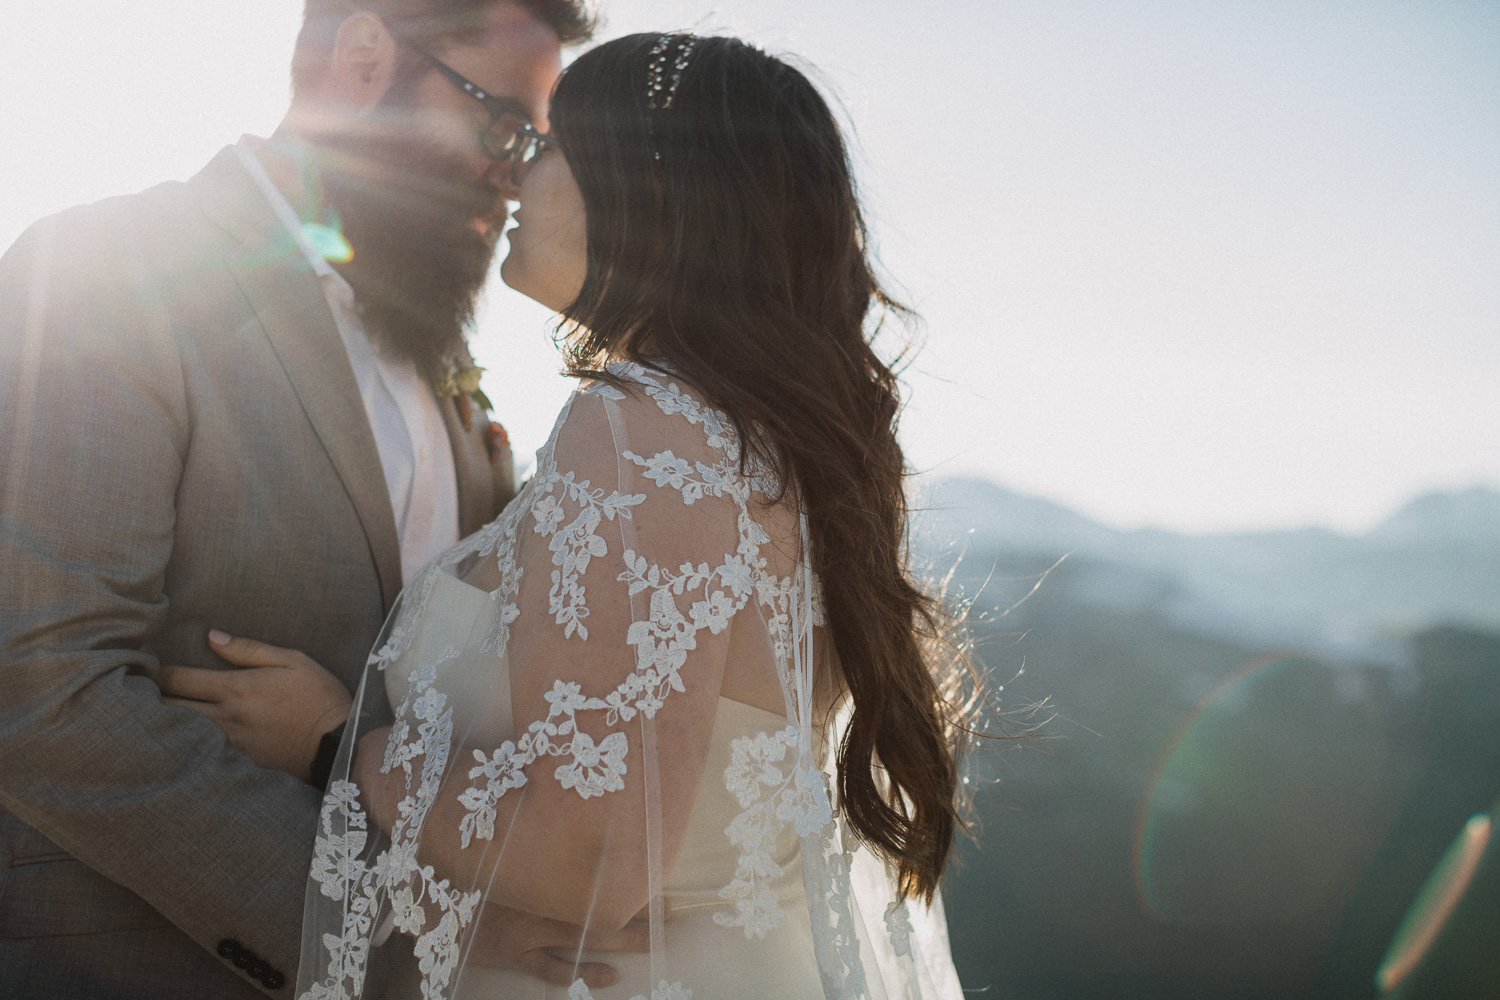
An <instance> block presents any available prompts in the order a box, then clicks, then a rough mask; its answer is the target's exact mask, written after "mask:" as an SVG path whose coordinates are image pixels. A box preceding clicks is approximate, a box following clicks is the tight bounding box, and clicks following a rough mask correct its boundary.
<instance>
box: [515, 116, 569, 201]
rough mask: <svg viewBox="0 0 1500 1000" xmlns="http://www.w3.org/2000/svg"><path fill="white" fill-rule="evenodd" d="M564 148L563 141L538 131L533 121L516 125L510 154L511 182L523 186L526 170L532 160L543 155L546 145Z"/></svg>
mask: <svg viewBox="0 0 1500 1000" xmlns="http://www.w3.org/2000/svg"><path fill="white" fill-rule="evenodd" d="M548 146H551V147H552V148H553V149H562V143H560V142H558V141H557V140H556V139H554V138H552V137H551V136H550V135H545V134H543V133H541V132H538V131H537V129H536V126H535V125H533V124H531V122H522V123H521V124H520V125H517V126H516V133H515V138H514V139H513V140H512V142H511V150H512V152H511V154H510V182H511V183H512V184H514V185H515V186H516V187H520V186H521V180H522V178H524V177H525V176H526V171H527V169H528V168H530V166H531V164H532V162H533V161H534V160H535V159H536V158H537V157H538V156H539V155H541V152H542V150H543V149H545V148H546V147H548Z"/></svg>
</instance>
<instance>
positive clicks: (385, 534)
mask: <svg viewBox="0 0 1500 1000" xmlns="http://www.w3.org/2000/svg"><path fill="white" fill-rule="evenodd" d="M195 181H196V182H199V183H200V184H201V190H202V191H203V198H202V203H203V207H204V211H205V212H206V213H207V214H208V216H209V217H210V218H211V219H213V220H214V221H215V222H217V223H218V224H219V225H220V226H222V227H223V228H224V229H225V230H226V231H228V232H229V233H230V234H231V235H232V236H234V237H235V238H236V239H237V240H238V241H239V242H240V244H241V246H239V247H237V248H236V249H235V251H234V252H232V253H231V254H230V255H229V258H230V259H229V260H228V262H227V263H228V265H229V269H230V271H231V272H232V273H233V274H234V277H235V280H236V281H237V282H238V283H239V286H240V289H241V290H242V291H243V292H244V295H245V298H246V299H247V300H248V301H249V303H250V306H251V308H252V309H253V310H254V311H255V314H256V316H257V318H258V319H259V320H260V325H261V328H262V329H263V330H264V331H265V334H266V338H267V339H268V340H269V341H270V342H271V346H272V348H273V349H274V350H275V352H276V355H277V357H278V358H279V359H280V360H281V365H282V368H283V369H285V371H286V376H287V379H288V380H289V381H290V382H291V384H292V387H293V389H294V390H295V391H296V393H297V398H298V400H299V401H300V402H301V404H302V410H303V412H304V414H305V415H306V416H307V420H308V422H309V423H310V424H311V425H312V427H313V430H314V432H315V433H316V434H317V436H318V439H319V440H320V441H321V442H322V444H323V448H324V450H325V451H326V452H327V453H328V458H329V460H330V461H331V462H332V463H333V468H334V471H335V472H336V473H337V474H338V477H339V479H340V480H341V481H342V482H343V485H344V489H345V491H346V492H347V493H348V496H349V500H350V501H351V502H352V503H353V505H354V510H355V513H356V514H357V515H358V517H359V520H360V524H361V525H362V526H363V528H364V532H365V538H366V539H367V540H368V542H369V545H370V556H371V558H372V560H373V561H374V563H375V570H376V573H377V574H378V575H379V578H380V591H381V596H382V598H383V599H384V601H385V607H386V610H387V611H388V610H389V609H390V607H391V605H392V603H393V602H394V601H395V599H396V595H397V594H399V593H400V591H401V545H400V542H399V540H398V538H397V535H396V520H395V515H394V514H392V512H391V501H390V495H389V493H388V492H387V491H386V484H385V474H384V472H383V470H382V468H381V465H380V452H379V451H378V450H377V449H376V446H375V435H374V433H373V432H372V431H371V430H370V423H369V420H368V418H367V417H366V416H365V408H364V403H363V402H362V401H361V399H360V396H359V385H358V383H356V382H355V380H354V369H353V368H352V367H350V364H349V355H348V353H347V352H346V351H345V349H344V343H343V340H342V339H340V337H339V331H338V327H336V326H335V325H334V322H333V314H332V313H331V312H330V311H329V309H328V302H327V300H326V299H324V297H323V291H322V288H321V287H320V286H319V284H318V280H317V278H316V277H315V276H314V274H313V273H312V270H311V268H309V267H308V265H307V261H306V260H305V259H304V258H303V256H302V254H301V251H299V250H298V249H297V247H296V245H295V244H294V243H293V242H292V240H291V238H290V237H289V236H288V235H287V234H286V232H285V231H284V227H282V225H281V223H280V222H279V221H277V219H276V217H275V215H274V214H273V213H272V211H271V207H270V205H269V204H267V203H266V201H265V198H264V196H263V195H262V194H261V192H260V191H259V189H257V188H256V187H255V184H254V182H253V181H252V180H251V179H250V177H249V176H248V175H246V173H245V170H244V168H243V167H242V166H241V165H240V163H239V162H238V160H237V159H236V158H235V156H234V153H233V150H231V149H226V150H223V151H222V152H221V153H220V154H219V155H218V156H217V157H215V158H214V160H213V161H212V162H211V163H210V164H209V165H208V167H206V168H205V169H204V170H203V172H202V173H201V174H199V176H198V177H197V178H195ZM460 482H462V480H460Z"/></svg>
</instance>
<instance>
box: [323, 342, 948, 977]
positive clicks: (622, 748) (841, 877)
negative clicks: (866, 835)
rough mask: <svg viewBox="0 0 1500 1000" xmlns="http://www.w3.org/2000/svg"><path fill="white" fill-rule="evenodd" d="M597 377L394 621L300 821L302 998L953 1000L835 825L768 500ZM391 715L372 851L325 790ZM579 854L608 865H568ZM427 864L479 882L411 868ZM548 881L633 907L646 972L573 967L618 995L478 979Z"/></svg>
mask: <svg viewBox="0 0 1500 1000" xmlns="http://www.w3.org/2000/svg"><path fill="white" fill-rule="evenodd" d="M610 371H611V373H612V374H613V375H615V377H616V378H617V379H618V380H619V384H618V385H611V384H608V383H604V382H593V383H586V384H585V385H584V386H582V387H581V388H580V389H579V390H578V392H576V393H575V394H574V395H573V397H572V398H571V399H570V400H569V402H568V405H567V406H566V407H564V409H563V412H562V413H561V414H560V415H559V417H558V421H557V425H556V427H555V428H554V430H553V433H552V436H551V437H550V438H549V440H548V442H547V444H546V445H545V446H544V447H543V448H542V450H541V451H540V452H539V453H538V462H537V473H536V475H535V477H534V478H533V479H532V480H531V481H530V482H529V483H528V484H527V485H526V486H525V487H524V488H523V489H522V491H521V493H520V495H519V496H518V497H517V499H516V500H515V501H514V502H513V503H512V504H511V505H510V507H508V508H507V509H506V511H505V513H504V514H503V515H502V516H501V518H500V519H499V520H498V521H496V522H495V523H494V524H492V525H490V526H489V527H487V528H485V529H484V530H482V531H481V532H479V533H478V534H476V535H475V536H473V537H471V538H469V539H466V540H465V541H463V542H461V543H460V544H459V545H458V546H457V547H456V548H455V549H454V550H452V551H451V552H450V553H448V554H447V555H445V556H444V557H442V558H441V559H440V560H438V561H437V563H435V564H434V565H433V566H430V567H429V568H428V569H427V570H426V571H425V572H424V573H423V574H422V575H421V576H420V577H419V578H418V579H417V580H415V581H414V582H413V584H412V585H411V587H410V588H408V591H407V593H406V594H405V595H404V597H403V600H402V603H401V606H400V607H399V608H398V609H397V610H396V612H395V613H393V615H392V620H391V622H390V623H389V624H388V626H387V633H386V635H385V636H384V640H383V642H382V643H381V644H380V646H379V647H378V648H377V651H376V653H375V654H374V655H373V656H372V658H371V665H370V669H369V671H367V675H366V679H365V682H364V685H363V688H362V691H361V694H360V704H361V705H362V706H363V711H362V712H359V713H357V714H358V716H359V719H360V720H363V721H361V722H359V723H358V724H351V726H350V728H349V731H348V733H346V737H345V742H344V747H343V749H342V750H341V753H340V758H339V762H338V764H337V765H336V767H335V771H334V776H335V777H334V781H333V782H332V783H331V785H330V788H329V791H328V794H327V795H326V797H325V800H324V807H323V813H322V829H321V831H320V834H319V836H318V840H317V846H316V857H315V860H314V863H313V869H312V872H311V876H310V879H309V888H308V897H307V901H308V903H307V922H306V931H305V935H304V949H303V960H302V965H301V972H300V975H299V981H298V996H299V997H306V998H309V1000H322V998H331V997H356V996H365V995H368V996H385V995H390V994H392V993H397V994H400V995H406V994H405V993H404V992H403V991H402V990H401V989H396V988H393V986H392V984H393V983H394V982H395V981H396V979H397V978H399V976H401V975H402V973H401V972H399V971H396V972H387V971H383V970H386V969H395V970H400V969H401V968H403V965H402V960H403V959H404V961H405V967H406V968H407V973H406V974H409V975H411V976H413V977H414V979H415V981H414V982H413V983H412V984H411V987H410V993H411V995H420V996H422V997H432V998H435V997H439V996H441V997H450V998H451V997H460V998H463V1000H490V998H537V1000H540V998H544V997H546V998H552V997H556V998H562V997H568V998H570V1000H584V998H588V997H593V998H596V1000H614V998H618V1000H690V998H696V1000H714V998H761V997H764V998H772V997H775V998H813V997H818V998H823V997H830V998H834V997H838V998H842V997H849V998H854V997H870V998H875V1000H884V998H891V1000H896V998H901V1000H906V998H925V997H943V998H946V1000H958V998H960V997H961V995H962V994H961V991H960V989H959V985H958V980H957V977H956V975H955V974H954V971H953V965H952V961H951V959H950V957H949V954H948V942H947V932H946V928H945V925H944V922H943V913H942V907H941V902H940V901H939V902H937V903H935V904H934V905H933V906H932V907H931V908H930V909H929V908H928V907H926V906H925V905H923V904H921V903H920V901H913V900H908V901H906V902H900V901H898V900H897V899H896V897H895V893H894V891H893V883H892V879H891V877H890V875H889V873H888V871H887V870H886V867H885V866H884V864H883V863H882V862H880V861H879V860H878V859H876V858H875V857H874V856H873V855H872V854H871V853H870V852H869V851H868V850H865V849H864V848H863V847H861V845H860V844H859V843H858V841H857V839H856V838H855V837H854V835H853V833H852V831H851V830H850V829H849V828H848V827H847V826H846V825H845V824H844V823H843V821H842V819H841V817H840V816H839V813H838V810H837V808H836V803H834V802H833V801H832V800H831V796H830V789H831V787H832V786H831V783H830V777H831V771H832V764H831V760H830V757H831V753H830V750H829V747H830V746H832V745H834V744H835V742H836V737H837V718H836V706H834V705H831V704H829V701H830V699H829V698H827V697H826V696H824V695H823V694H822V692H823V691H824V690H825V683H824V682H825V681H826V679H827V675H828V674H829V672H830V664H829V663H827V662H826V660H827V657H828V655H830V654H829V653H828V651H827V648H826V643H825V642H824V641H823V632H824V630H823V629H822V628H821V627H820V626H821V615H822V612H821V609H820V607H819V600H818V587H817V584H816V581H815V580H814V579H813V577H812V575H811V573H810V572H809V571H808V569H807V566H806V564H805V561H804V560H803V558H802V555H801V553H802V550H803V538H804V537H805V526H804V525H803V524H802V522H801V519H800V518H799V516H798V515H797V513H796V512H795V506H794V502H793V499H792V497H793V496H794V491H790V490H788V491H785V493H786V495H785V496H783V491H782V489H781V487H780V485H779V484H777V483H775V482H772V481H770V480H769V479H768V477H766V476H765V475H764V474H763V473H757V472H756V471H755V470H754V469H752V470H751V474H749V475H745V474H743V473H742V472H741V469H740V462H739V447H738V439H737V435H736V433H735V431H734V428H733V427H731V426H730V425H729V423H728V421H727V420H726V419H725V418H724V416H723V415H722V414H720V413H718V412H717V411H714V410H712V409H710V408H708V407H707V406H705V405H703V404H702V403H701V402H700V401H699V400H698V399H696V398H695V397H694V396H693V395H691V394H690V393H689V392H688V391H686V390H685V388H684V387H683V386H682V385H680V384H679V382H678V381H677V380H674V379H673V378H672V377H670V376H668V375H665V374H663V373H661V372H659V371H656V370H652V369H646V368H643V367H640V366H636V365H616V366H612V367H611V369H610ZM778 498H779V499H778ZM392 716H393V717H394V725H393V726H392V729H391V735H390V738H389V739H388V741H387V750H386V758H385V766H386V768H387V769H388V770H390V771H393V772H396V773H398V774H404V780H405V784H404V789H405V792H404V797H403V799H402V802H401V806H400V812H399V818H398V819H396V820H395V821H394V823H392V824H391V825H390V826H391V828H390V829H389V830H385V831H382V830H379V829H376V828H375V827H374V824H373V823H372V822H370V821H369V818H368V816H367V814H366V809H365V804H364V803H363V802H362V800H361V797H360V793H359V790H358V789H357V788H356V787H355V786H354V785H353V784H352V783H351V782H350V781H349V780H348V770H349V767H348V765H349V757H350V754H351V747H352V745H353V744H354V742H355V741H356V740H357V739H358V736H359V735H360V730H361V728H364V729H369V728H372V727H375V726H384V725H387V724H390V722H391V719H392ZM578 831H588V832H587V833H586V834H579V833H578ZM580 836H582V837H583V839H584V840H588V839H589V838H590V837H592V838H594V839H595V840H598V841H600V842H602V843H604V844H605V845H606V846H604V847H601V848H600V849H598V850H591V851H587V852H583V853H582V854H580V853H579V852H578V851H577V849H574V850H572V851H570V850H569V846H568V845H569V844H572V843H574V842H575V841H577V840H578V837H580ZM442 838H446V839H447V840H448V841H451V842H453V843H454V844H456V845H459V846H456V847H455V848H454V849H455V850H457V851H458V857H460V858H467V857H468V856H469V855H471V854H472V855H473V856H474V857H475V858H477V859H481V860H476V861H475V863H474V864H473V865H468V864H467V863H465V864H464V865H460V866H453V865H448V866H445V864H444V863H442V862H441V861H439V862H437V863H433V862H432V861H431V856H432V854H433V853H434V852H432V851H429V850H427V849H426V845H432V844H435V843H437V842H438V840H439V839H442ZM590 842H593V841H590ZM553 845H555V846H553ZM445 857H451V856H445ZM450 869H451V870H450ZM476 871H477V872H479V873H481V874H478V875H476V874H475V872H476ZM465 872H467V874H464V873H465ZM549 880H551V881H553V882H555V884H556V886H557V893H558V898H559V899H560V898H562V897H563V896H566V895H568V894H569V893H572V892H575V891H576V888H577V887H578V886H580V885H582V886H584V887H588V886H593V891H594V893H595V897H594V898H597V899H611V898H614V897H612V896H610V893H611V892H615V891H617V890H616V888H612V887H618V886H620V885H622V884H626V885H629V886H632V887H634V888H633V889H631V890H619V899H621V900H623V901H625V903H627V904H628V905H629V907H630V912H634V909H635V906H636V903H637V902H639V903H642V904H649V905H647V906H646V908H645V910H644V911H643V912H644V913H645V914H646V919H648V920H649V921H650V925H651V928H650V929H651V950H650V952H649V953H627V952H608V953H592V952H588V951H584V952H582V953H581V954H580V955H579V956H577V958H578V960H581V961H601V962H606V963H608V964H610V965H611V966H613V967H614V968H615V969H616V970H617V971H618V972H619V973H620V978H619V980H618V982H616V983H615V984H614V985H613V986H610V987H607V988H595V989H593V990H592V991H591V990H590V989H589V988H588V987H587V986H585V985H584V983H583V981H582V980H581V979H580V980H576V981H575V982H574V983H573V985H572V986H571V987H567V988H559V987H553V986H548V985H546V984H544V983H542V982H541V981H540V980H536V979H533V978H530V977H528V976H525V975H523V974H520V973H516V972H510V971H504V970H498V969H491V968H487V967H485V966H484V965H482V964H480V961H478V960H477V958H476V957H475V956H474V955H472V954H471V953H470V950H469V948H470V944H471V942H472V937H473V928H474V925H475V922H476V918H477V915H478V914H479V913H480V912H481V907H482V906H483V904H484V902H485V901H486V900H490V901H493V902H495V903H503V904H505V905H507V906H513V907H517V908H520V909H531V910H533V911H536V912H540V911H541V910H542V908H543V907H542V906H541V905H537V903H536V902H535V900H536V897H531V898H532V899H533V900H534V902H533V905H530V906H528V905H526V903H527V899H528V897H527V895H526V894H527V893H528V892H534V891H535V887H536V886H537V885H539V884H540V885H541V886H542V891H543V892H544V895H543V896H542V897H541V898H540V902H541V903H550V902H552V900H550V899H548V898H547V897H546V896H545V890H546V886H547V885H548V884H549ZM632 891H634V892H635V893H636V896H632V895H631V892H632ZM637 896H638V897H639V898H638V899H637V898H636V897H637ZM593 912H594V911H593V910H592V909H590V910H588V911H587V912H586V913H585V914H584V915H583V916H582V917H581V918H579V919H577V920H570V922H575V923H588V922H589V921H590V919H591V914H593ZM604 922H605V923H608V922H609V921H604ZM620 922H621V921H620V918H619V915H618V913H616V915H615V916H614V918H613V923H615V924H618V923H620ZM383 952H391V953H392V955H389V956H385V957H382V953H383ZM386 958H389V959H390V960H389V961H387V960H386ZM568 958H569V959H570V960H571V959H573V958H574V956H572V955H570V956H568ZM413 959H414V960H415V966H416V967H415V968H414V969H412V968H411V966H412V965H413ZM471 959H474V960H471ZM417 983H420V988H419V991H418V987H417Z"/></svg>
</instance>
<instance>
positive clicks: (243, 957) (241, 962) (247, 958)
mask: <svg viewBox="0 0 1500 1000" xmlns="http://www.w3.org/2000/svg"><path fill="white" fill-rule="evenodd" d="M253 961H255V953H254V952H251V951H242V952H240V953H239V954H238V955H236V956H234V967H235V968H236V969H248V968H250V963H251V962H253Z"/></svg>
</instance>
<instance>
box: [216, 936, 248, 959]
mask: <svg viewBox="0 0 1500 1000" xmlns="http://www.w3.org/2000/svg"><path fill="white" fill-rule="evenodd" d="M243 950H244V949H242V948H241V947H240V943H239V942H238V941H236V940H235V939H234V938H225V939H224V940H222V941H220V942H219V957H220V958H229V959H232V958H235V957H236V956H238V955H239V954H240V952H241V951H243Z"/></svg>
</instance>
